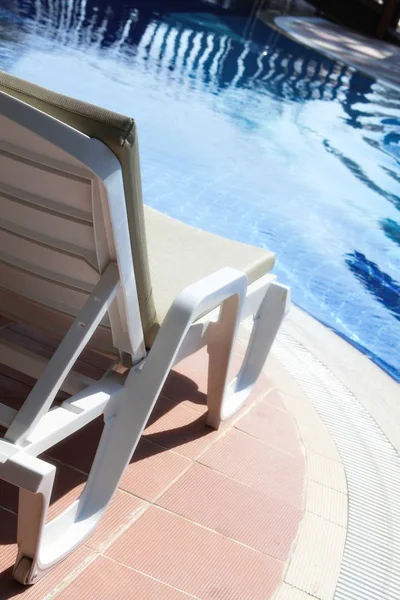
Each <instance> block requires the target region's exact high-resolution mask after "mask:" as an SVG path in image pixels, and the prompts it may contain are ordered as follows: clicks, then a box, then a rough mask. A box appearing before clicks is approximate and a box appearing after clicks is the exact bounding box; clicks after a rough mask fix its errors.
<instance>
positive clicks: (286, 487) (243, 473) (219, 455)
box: [199, 429, 305, 507]
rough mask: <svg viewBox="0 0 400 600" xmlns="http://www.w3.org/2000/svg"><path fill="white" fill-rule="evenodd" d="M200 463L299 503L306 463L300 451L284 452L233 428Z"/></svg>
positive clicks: (287, 501)
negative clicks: (298, 452) (293, 454)
mask: <svg viewBox="0 0 400 600" xmlns="http://www.w3.org/2000/svg"><path fill="white" fill-rule="evenodd" d="M199 462H201V463H203V464H204V465H206V466H208V467H211V468H213V469H215V470H216V471H219V472H221V473H223V474H225V475H228V476H229V477H232V478H233V479H236V480H237V481H240V482H241V483H244V484H246V485H250V486H252V487H254V488H257V489H261V490H264V491H267V492H268V494H269V495H270V496H273V497H276V498H279V499H281V500H282V501H283V502H285V503H287V504H292V505H294V506H298V507H300V506H301V503H302V496H303V481H304V469H305V464H304V458H303V456H302V455H300V454H299V455H298V456H292V455H290V454H286V453H285V452H282V451H281V450H278V449H277V448H273V447H272V446H268V445H267V444H265V443H264V442H262V441H261V440H258V439H257V438H254V437H252V436H250V435H248V434H246V433H243V432H242V431H239V430H237V429H233V430H231V431H229V432H228V433H227V434H226V435H225V436H223V437H222V438H221V439H220V440H218V442H217V443H216V444H214V446H213V447H212V448H210V449H209V450H208V451H207V452H206V453H205V454H204V455H203V456H202V457H201V458H200V459H199Z"/></svg>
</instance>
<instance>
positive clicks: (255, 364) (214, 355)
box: [207, 281, 289, 429]
mask: <svg viewBox="0 0 400 600" xmlns="http://www.w3.org/2000/svg"><path fill="white" fill-rule="evenodd" d="M288 307H289V290H288V288H287V287H285V286H283V285H281V284H279V283H276V282H275V281H272V282H271V283H270V284H269V285H268V287H267V290H266V293H265V295H264V298H263V299H262V301H261V304H260V306H259V309H258V311H257V313H256V314H255V315H254V325H253V329H252V332H251V335H250V340H249V343H248V346H247V350H246V354H245V357H244V360H243V364H242V366H241V369H240V371H239V373H238V374H237V376H236V377H235V378H234V379H233V380H232V381H231V382H229V383H228V384H227V383H226V382H227V378H228V375H229V368H230V364H231V358H232V356H231V355H232V349H233V341H234V340H233V339H232V327H231V328H229V327H228V326H227V323H226V319H225V316H224V315H222V316H221V317H222V318H220V320H219V321H218V323H216V325H215V327H213V328H212V329H211V332H210V341H209V343H208V354H209V368H208V389H207V405H208V417H207V424H208V425H210V427H213V428H214V429H218V427H219V426H220V424H221V422H222V421H225V420H226V419H228V418H230V417H231V416H233V415H234V414H235V413H236V412H237V411H238V410H239V409H240V408H241V407H242V406H243V404H244V403H245V402H246V400H247V398H248V396H249V395H250V393H251V391H252V389H253V387H254V384H255V383H256V381H257V379H258V377H259V375H260V373H261V370H262V368H263V366H264V363H265V361H266V359H267V356H268V353H269V351H270V349H271V346H272V344H273V341H274V339H275V337H276V334H277V333H278V330H279V327H280V325H281V323H282V320H283V318H284V316H285V314H286V313H287V312H288ZM224 353H225V354H224Z"/></svg>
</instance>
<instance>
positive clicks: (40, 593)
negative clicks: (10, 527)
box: [0, 547, 92, 600]
mask: <svg viewBox="0 0 400 600" xmlns="http://www.w3.org/2000/svg"><path fill="white" fill-rule="evenodd" d="M91 554H92V552H91V551H90V550H88V548H84V547H81V548H78V549H77V550H75V552H73V553H72V554H71V555H70V556H69V557H68V558H66V559H65V560H64V561H63V562H61V563H60V564H59V565H58V566H56V567H55V568H54V569H53V570H52V571H50V572H49V573H48V574H47V575H46V576H45V577H43V579H41V580H40V581H38V582H37V583H35V585H33V586H28V587H27V586H23V585H21V584H19V583H17V582H16V581H14V580H13V578H12V567H13V565H14V559H15V556H13V558H12V560H11V561H10V564H9V567H8V568H7V569H5V570H2V572H1V573H0V590H1V598H2V600H6V599H7V600H9V599H11V598H23V600H43V599H44V598H45V597H46V596H47V594H49V593H50V592H52V591H53V590H54V589H55V588H56V587H59V586H60V585H62V582H63V580H64V579H65V578H67V577H69V576H71V572H72V571H74V570H75V569H77V568H79V565H81V564H82V563H84V561H85V560H87V559H88V557H89V556H90V555H91ZM15 555H16V548H15ZM82 600H84V599H82Z"/></svg>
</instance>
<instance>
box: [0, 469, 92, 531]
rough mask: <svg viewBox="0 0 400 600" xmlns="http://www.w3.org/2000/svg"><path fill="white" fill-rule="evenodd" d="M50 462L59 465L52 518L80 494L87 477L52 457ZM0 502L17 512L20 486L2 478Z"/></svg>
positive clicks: (51, 507)
mask: <svg viewBox="0 0 400 600" xmlns="http://www.w3.org/2000/svg"><path fill="white" fill-rule="evenodd" d="M45 460H48V459H45ZM48 462H49V463H51V464H55V465H56V467H57V471H56V476H55V481H54V487H53V493H52V496H51V501H50V510H49V514H48V519H47V520H50V519H53V518H54V517H55V516H56V515H58V514H59V513H60V512H61V511H62V510H63V509H64V508H66V506H68V504H70V503H71V502H72V501H73V500H75V499H76V498H77V497H78V496H79V494H80V493H81V490H82V487H83V485H84V483H85V481H86V477H85V476H84V475H82V474H81V473H78V472H77V471H75V470H73V469H70V468H69V467H67V466H64V465H61V464H59V463H56V462H54V461H52V460H51V459H50V460H48ZM0 503H1V506H4V507H5V508H7V509H9V510H12V511H14V512H15V513H16V512H17V510H18V488H17V487H15V486H13V485H10V484H9V483H6V482H4V481H2V480H0Z"/></svg>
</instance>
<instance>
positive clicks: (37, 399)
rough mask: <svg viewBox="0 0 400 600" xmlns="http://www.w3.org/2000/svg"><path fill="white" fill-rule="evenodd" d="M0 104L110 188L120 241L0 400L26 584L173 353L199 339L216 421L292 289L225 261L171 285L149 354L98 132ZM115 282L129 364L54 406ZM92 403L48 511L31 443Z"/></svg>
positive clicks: (91, 512) (254, 373)
mask: <svg viewBox="0 0 400 600" xmlns="http://www.w3.org/2000/svg"><path fill="white" fill-rule="evenodd" d="M0 114H2V115H4V116H6V117H7V118H9V119H11V120H12V121H15V122H16V123H19V124H20V125H22V126H24V127H25V128H27V129H28V130H30V131H33V132H34V133H36V134H38V135H40V136H42V137H43V138H45V139H46V140H48V141H50V142H52V143H53V144H55V145H56V146H58V147H60V148H62V149H63V150H64V151H66V152H68V153H69V154H71V155H72V156H73V157H75V158H78V159H79V160H80V161H81V162H82V163H84V164H85V165H86V166H87V167H88V168H89V169H91V171H92V172H93V174H94V176H96V177H97V178H99V180H100V181H101V182H102V183H103V185H104V186H105V189H106V192H107V201H108V207H109V212H110V218H111V225H112V234H113V236H114V241H115V247H116V261H115V262H110V264H109V265H108V267H107V268H106V269H105V270H104V272H103V274H102V275H101V277H100V280H99V282H98V284H97V286H96V287H95V289H94V291H93V293H92V294H91V296H90V297H89V299H88V301H87V302H86V304H85V306H84V307H83V308H82V310H81V311H80V313H79V314H78V316H77V317H76V319H75V321H74V322H73V324H72V326H71V328H70V330H69V331H68V333H67V335H66V336H65V337H64V339H63V340H62V342H61V343H60V345H59V347H58V349H57V350H56V352H55V353H54V355H53V357H52V358H51V359H50V361H49V362H48V363H47V365H46V367H45V368H44V371H43V373H42V374H41V376H40V377H39V379H38V380H37V382H36V384H35V386H34V387H33V389H32V391H31V393H30V394H29V396H28V397H27V399H26V401H25V402H24V404H23V406H22V407H21V409H20V410H19V411H16V410H13V409H12V408H10V407H8V406H5V405H4V404H0V423H1V424H2V425H3V426H5V427H7V428H8V429H7V432H6V434H5V437H4V439H2V440H0V477H1V478H2V479H3V480H5V481H8V482H9V483H11V484H13V485H16V486H18V487H19V510H18V533H17V540H18V554H17V559H16V563H15V567H14V571H13V576H14V578H15V579H16V580H17V581H19V582H21V583H23V584H32V583H35V582H36V581H38V580H39V579H40V578H41V577H42V576H43V575H45V574H46V573H47V572H48V571H49V570H50V569H51V568H52V567H54V565H56V564H57V563H58V562H59V561H61V560H62V559H64V558H65V557H66V556H67V555H68V554H69V553H70V552H72V551H73V550H74V549H75V548H76V547H77V546H79V545H80V544H82V542H83V541H84V540H85V539H86V538H87V537H88V536H90V535H91V534H92V533H93V531H94V529H95V527H96V526H97V524H98V523H99V521H100V519H101V518H102V516H103V514H104V512H105V510H106V508H107V506H108V504H109V502H110V501H111V499H112V497H113V494H114V492H115V491H116V489H117V487H118V484H119V481H120V479H121V477H122V475H123V472H124V470H125V468H126V466H127V464H128V463H129V461H130V460H131V457H132V455H133V453H134V451H135V448H136V446H137V443H138V441H139V439H140V436H141V435H142V432H143V429H144V427H145V426H146V423H147V420H148V418H149V416H150V414H151V412H152V409H153V407H154V404H155V402H156V401H157V398H158V396H159V394H160V391H161V388H162V386H163V384H164V382H165V380H166V378H167V376H168V374H169V372H170V370H171V369H172V368H173V366H174V365H175V364H176V363H177V362H179V361H180V360H181V359H182V358H184V357H185V356H188V355H190V354H192V353H193V352H195V351H197V350H198V349H199V348H201V347H202V346H205V345H207V347H208V352H209V363H210V367H209V379H208V396H207V403H208V423H209V424H210V425H211V426H212V427H214V428H218V426H219V424H220V423H221V421H223V420H225V419H227V418H229V417H230V416H231V415H233V414H234V413H235V412H236V411H237V410H238V409H239V408H240V407H241V406H242V405H243V403H244V402H245V400H246V398H247V397H248V395H249V394H250V392H251V389H252V387H253V385H254V383H255V381H256V380H257V378H258V376H259V374H260V372H261V369H262V367H263V365H264V362H265V359H266V357H267V355H268V352H269V350H270V347H271V345H272V343H273V340H274V338H275V335H276V333H277V331H278V329H279V326H280V323H281V321H282V319H283V317H284V315H285V313H286V312H287V309H288V305H289V292H288V289H287V288H286V287H284V286H282V285H280V284H278V283H277V282H276V280H275V277H274V276H271V275H266V276H264V277H262V278H260V279H259V280H258V281H256V282H255V283H253V284H252V285H250V286H248V282H247V276H246V275H245V274H243V273H241V272H239V271H236V270H234V269H228V268H227V269H223V270H221V271H219V272H218V273H215V274H214V275H211V276H209V277H206V278H205V279H202V280H201V281H198V282H197V283H195V284H193V285H191V286H189V287H187V288H186V289H185V290H184V291H182V292H181V293H180V294H179V295H178V297H177V298H176V300H175V301H174V303H173V304H172V306H171V308H170V310H169V312H168V314H167V316H166V318H165V320H164V322H163V324H162V326H161V329H160V331H159V333H158V334H157V337H156V339H155V342H154V344H153V346H152V348H151V350H150V351H149V352H148V353H147V354H146V352H145V350H144V343H143V332H142V328H141V321H140V316H139V308H138V299H137V294H136V284H135V279H134V275H133V265H132V262H131V258H130V256H131V255H130V252H129V251H128V250H127V247H128V246H127V244H129V237H128V229H127V220H126V209H125V203H124V200H123V199H124V190H123V183H122V175H121V168H120V165H119V163H118V161H117V159H116V158H115V156H114V155H113V154H112V153H111V151H110V150H109V149H108V148H107V147H106V146H104V145H103V144H102V143H101V142H99V141H97V140H94V139H90V138H88V137H86V136H84V135H82V134H81V133H79V132H77V131H75V130H73V129H72V128H70V127H67V126H65V125H64V124H62V123H60V122H59V121H57V120H56V119H53V118H51V117H49V116H47V115H45V114H43V113H41V112H40V111H37V110H35V109H32V108H31V107H29V106H27V105H26V104H24V103H23V102H20V101H18V100H15V99H14V98H10V97H9V96H7V95H5V94H3V93H0ZM121 224H122V225H121ZM118 294H119V295H121V294H122V297H123V304H124V310H125V312H126V317H127V323H128V331H129V339H130V344H131V348H132V352H131V354H132V359H133V361H134V367H132V368H131V369H130V371H129V372H128V374H127V375H126V374H125V375H121V374H118V373H116V372H114V371H110V372H108V373H107V374H106V375H105V376H104V377H103V378H102V379H101V380H99V381H96V382H92V383H90V384H89V385H88V386H87V387H84V388H83V389H81V390H80V391H78V392H77V393H75V394H74V395H72V396H71V397H70V398H68V399H67V400H66V401H64V402H63V403H62V404H61V405H60V406H57V407H53V408H51V405H52V402H53V400H54V398H55V396H56V394H57V392H58V391H59V389H60V388H61V387H62V386H64V389H65V386H66V381H68V378H69V379H70V380H71V377H73V374H74V372H73V371H72V367H73V364H74V362H75V360H76V359H77V357H78V356H79V354H80V353H81V351H82V350H83V349H84V347H85V346H86V344H87V343H88V341H89V340H90V338H91V336H92V335H93V333H94V331H95V330H96V327H97V326H98V324H99V323H100V321H101V319H102V318H103V316H104V315H105V313H106V311H108V310H109V308H110V306H112V303H113V302H114V301H115V299H116V297H117V296H118ZM214 309H215V310H214ZM201 315H205V316H202V317H200V316H201ZM250 315H253V316H254V326H253V330H252V333H251V337H250V341H249V344H248V347H247V351H246V354H245V358H244V361H243V364H242V367H241V369H240V371H239V373H238V374H237V376H236V377H235V378H234V379H233V380H232V381H231V382H230V383H228V382H227V377H228V372H229V368H230V363H231V357H232V348H233V345H234V342H235V340H236V336H237V332H238V327H239V324H240V322H241V321H242V320H243V319H244V318H246V317H248V316H250ZM20 370H23V364H21V369H20ZM70 387H71V386H70ZM75 387H76V386H75ZM81 387H82V386H81ZM72 388H73V389H74V385H72ZM78 388H79V385H78ZM67 389H68V386H67ZM100 415H104V421H105V425H104V430H103V434H102V436H101V439H100V442H99V446H98V449H97V453H96V456H95V459H94V462H93V465H92V468H91V471H90V474H89V478H88V481H87V483H86V486H85V488H84V490H83V492H82V494H81V496H80V498H79V499H78V500H76V501H75V502H73V503H72V504H71V505H70V506H69V507H68V508H67V509H66V510H65V511H64V512H63V513H62V514H61V515H59V516H58V517H57V518H55V519H54V520H52V521H50V522H49V523H46V516H47V511H48V507H49V502H50V496H51V492H52V488H53V482H54V476H55V471H56V469H55V467H54V466H53V465H51V464H48V463H47V462H45V461H44V460H42V459H39V458H37V455H38V454H40V453H42V452H44V451H45V450H47V449H48V448H50V447H51V446H53V445H54V444H56V443H58V442H59V441H61V440H62V439H64V438H66V437H68V436H69V435H71V434H72V433H74V432H76V431H77V430H79V429H81V428H82V427H83V426H84V425H86V424H87V423H89V422H90V421H92V420H93V419H95V418H97V417H99V416H100Z"/></svg>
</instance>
